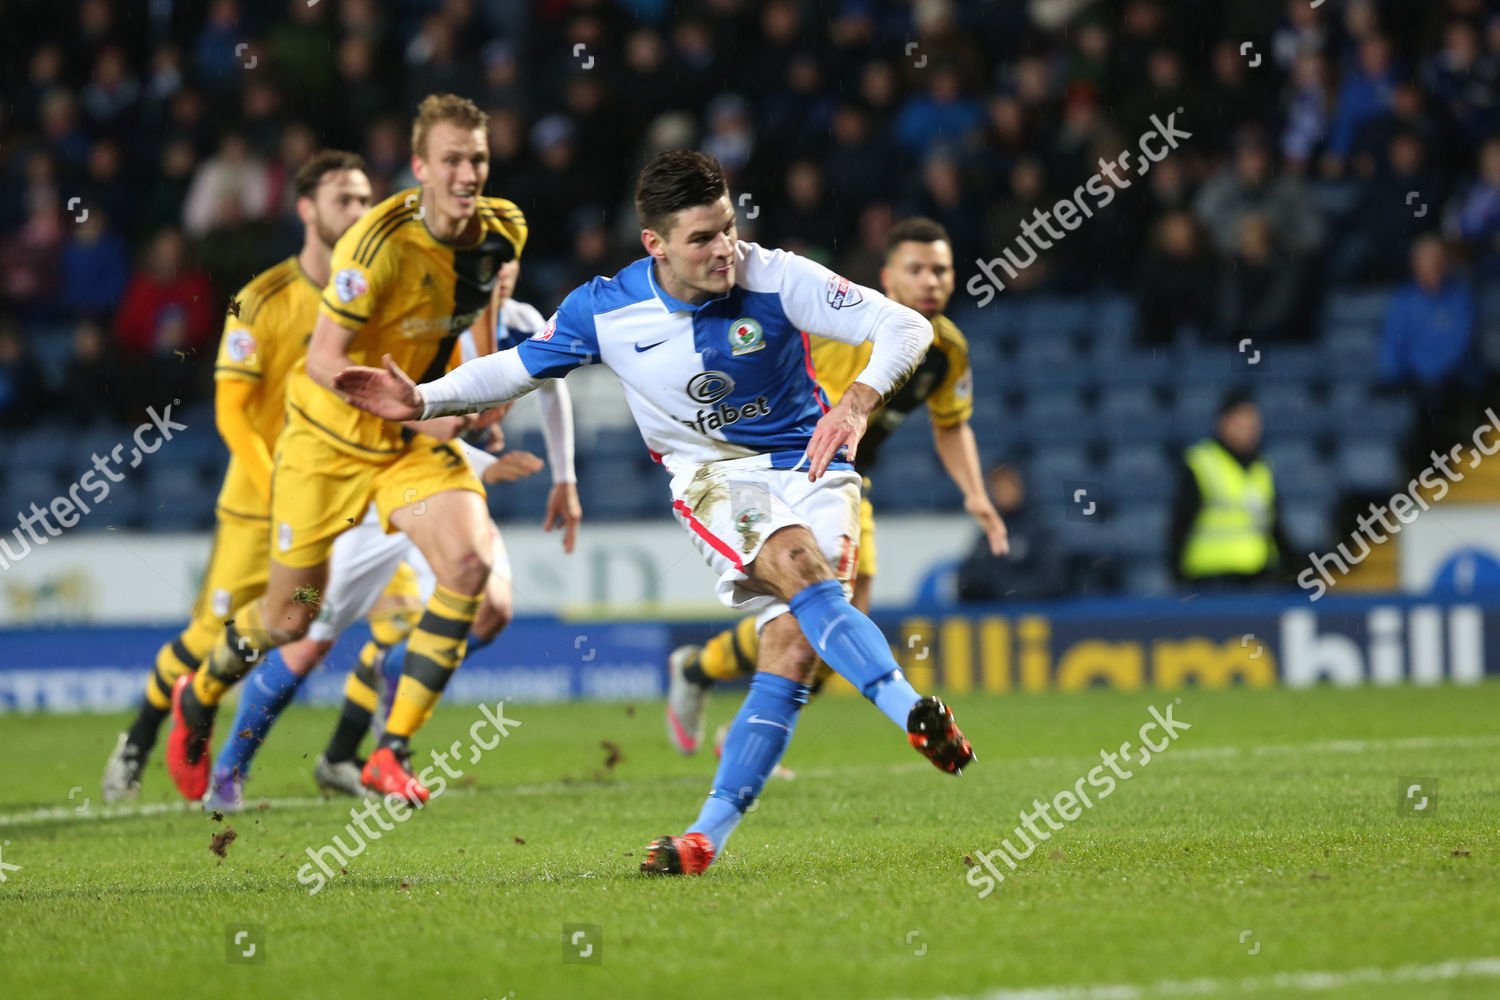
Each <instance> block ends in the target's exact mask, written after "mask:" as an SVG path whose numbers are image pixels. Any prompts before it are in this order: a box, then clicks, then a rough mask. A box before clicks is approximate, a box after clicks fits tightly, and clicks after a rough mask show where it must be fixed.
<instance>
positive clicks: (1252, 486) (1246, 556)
mask: <svg viewBox="0 0 1500 1000" xmlns="http://www.w3.org/2000/svg"><path fill="white" fill-rule="evenodd" d="M1260 435H1261V419H1260V408H1259V407H1257V406H1256V405H1255V402H1254V401H1253V400H1252V399H1251V398H1250V396H1249V395H1248V394H1246V393H1244V392H1242V391H1238V390H1235V391H1231V392H1230V393H1228V394H1227V395H1226V396H1225V398H1224V400H1223V402H1222V403H1221V404H1220V406H1219V415H1218V420H1217V422H1216V425H1215V429H1214V436H1213V437H1211V438H1205V439H1203V440H1202V441H1199V442H1198V443H1196V444H1194V445H1192V446H1191V447H1189V448H1188V449H1187V451H1186V452H1185V453H1184V454H1183V461H1182V468H1181V470H1180V472H1179V475H1178V481H1177V494H1176V497H1175V498H1174V500H1173V502H1172V521H1171V526H1170V529H1169V535H1168V555H1169V561H1170V566H1171V570H1172V573H1173V576H1174V577H1175V578H1176V580H1177V582H1178V583H1179V584H1181V585H1182V586H1184V587H1186V588H1188V589H1190V590H1194V591H1198V592H1204V593H1212V592H1216V591H1228V590H1237V589H1242V588H1245V587H1251V586H1255V585H1263V584H1268V583H1272V582H1275V581H1276V580H1278V579H1279V578H1281V577H1282V576H1283V575H1284V574H1283V569H1284V567H1285V566H1286V565H1287V561H1288V560H1289V559H1290V557H1291V553H1293V552H1295V551H1296V549H1295V548H1294V547H1293V546H1292V545H1291V543H1290V542H1289V541H1288V540H1287V538H1286V535H1285V534H1284V533H1283V532H1282V528H1281V513H1280V510H1279V504H1278V502H1277V491H1276V485H1275V481H1274V477H1273V476H1272V473H1271V466H1270V465H1269V463H1267V462H1266V460H1265V459H1264V458H1262V457H1261V455H1260Z"/></svg>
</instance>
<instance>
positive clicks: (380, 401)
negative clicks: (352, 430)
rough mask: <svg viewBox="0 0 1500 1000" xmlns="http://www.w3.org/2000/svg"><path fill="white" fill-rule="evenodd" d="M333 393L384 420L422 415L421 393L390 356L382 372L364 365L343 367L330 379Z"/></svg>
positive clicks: (418, 417) (406, 418)
mask: <svg viewBox="0 0 1500 1000" xmlns="http://www.w3.org/2000/svg"><path fill="white" fill-rule="evenodd" d="M333 391H334V392H336V393H338V394H339V395H340V396H342V397H343V398H344V402H346V403H348V404H349V405H350V406H354V407H358V408H359V409H361V410H364V411H365V412H366V413H373V414H375V416H377V417H384V418H385V419H386V420H417V419H420V418H421V416H422V394H421V393H420V392H418V391H417V384H416V383H415V382H413V381H412V380H411V378H410V377H409V376H408V375H407V374H406V372H404V371H402V370H401V368H400V367H399V366H398V365H397V364H396V362H395V361H393V360H391V356H390V355H389V354H387V355H386V356H385V368H384V369H383V370H382V369H380V368H366V367H365V366H363V365H354V366H353V367H351V368H345V369H344V370H343V371H341V372H339V373H338V374H337V375H335V376H334V377H333Z"/></svg>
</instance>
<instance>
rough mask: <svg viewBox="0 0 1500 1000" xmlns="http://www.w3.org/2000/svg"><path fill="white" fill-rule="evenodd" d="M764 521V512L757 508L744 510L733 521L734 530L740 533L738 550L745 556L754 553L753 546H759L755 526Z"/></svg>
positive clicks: (758, 534)
mask: <svg viewBox="0 0 1500 1000" xmlns="http://www.w3.org/2000/svg"><path fill="white" fill-rule="evenodd" d="M765 519H766V514H765V511H763V510H761V509H760V508H759V507H749V508H746V509H745V510H742V511H740V515H739V517H736V518H735V519H734V530H735V531H738V532H739V533H740V548H742V549H744V550H745V555H747V556H748V555H749V554H750V553H752V552H754V551H755V546H757V545H759V544H760V532H759V531H758V530H757V529H756V527H755V526H756V525H757V524H759V523H760V522H762V521H764V520H765Z"/></svg>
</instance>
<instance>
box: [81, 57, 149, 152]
mask: <svg viewBox="0 0 1500 1000" xmlns="http://www.w3.org/2000/svg"><path fill="white" fill-rule="evenodd" d="M140 98H141V85H140V81H138V80H137V79H136V78H135V76H134V75H132V74H131V72H130V67H129V65H128V64H127V63H126V61H125V53H124V52H123V51H121V50H120V49H119V48H118V47H117V46H114V45H110V46H107V47H106V48H104V49H103V50H102V51H101V52H100V53H99V58H98V61H97V62H95V64H94V76H93V79H92V80H90V81H89V84H88V86H87V87H85V88H84V89H83V108H84V112H85V113H86V114H87V115H88V116H89V122H90V123H91V125H92V126H93V128H94V130H95V131H96V132H99V133H103V134H105V135H110V136H115V137H117V138H123V137H124V135H125V134H126V133H127V131H128V130H129V129H130V126H131V125H132V124H133V123H134V122H133V116H134V113H135V111H136V104H137V102H138V101H139V100H140Z"/></svg>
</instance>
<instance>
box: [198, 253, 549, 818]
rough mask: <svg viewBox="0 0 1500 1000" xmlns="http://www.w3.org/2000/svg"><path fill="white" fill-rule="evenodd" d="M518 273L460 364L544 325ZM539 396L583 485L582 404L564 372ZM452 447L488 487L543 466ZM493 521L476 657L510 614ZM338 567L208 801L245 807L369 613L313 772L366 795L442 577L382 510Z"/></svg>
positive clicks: (249, 711) (493, 439) (500, 292)
mask: <svg viewBox="0 0 1500 1000" xmlns="http://www.w3.org/2000/svg"><path fill="white" fill-rule="evenodd" d="M520 270H521V265H520V262H518V261H510V262H509V263H507V264H505V265H504V266H503V267H501V269H500V272H499V274H498V276H497V277H496V281H495V289H494V293H493V296H492V298H491V304H490V308H488V309H486V310H485V313H484V315H483V316H481V317H480V318H479V320H478V322H476V323H475V324H474V326H472V327H470V328H469V329H468V330H466V331H464V333H463V335H462V336H461V337H459V341H458V344H457V345H456V346H455V348H454V358H453V361H454V363H455V364H461V363H463V362H464V361H469V360H472V359H473V358H476V357H478V356H479V355H480V353H481V344H484V345H497V346H498V348H499V349H505V348H509V347H513V346H515V344H517V343H519V342H520V341H522V340H525V339H526V338H527V337H529V336H530V335H531V334H533V333H536V332H538V331H540V330H541V329H542V326H543V324H544V321H543V319H542V315H541V313H539V312H537V310H536V309H535V308H534V307H533V306H530V305H527V304H526V303H524V302H517V301H515V300H514V299H512V298H511V295H512V293H513V292H514V291H515V287H516V278H517V277H518V275H519V274H520ZM476 334H477V335H476ZM537 395H538V397H539V399H540V401H541V404H542V433H543V436H544V439H545V441H546V444H547V458H548V462H549V463H550V464H551V466H552V481H553V484H554V486H555V487H556V486H563V485H565V484H572V483H576V482H577V475H576V473H575V470H574V463H573V408H572V402H571V401H570V399H569V396H568V388H567V386H566V385H564V384H563V383H562V382H560V381H552V382H549V383H547V384H546V385H544V386H542V388H541V389H540V390H539V391H538V393H537ZM444 419H445V420H447V421H453V420H455V418H452V417H449V418H444ZM439 423H440V421H429V422H428V423H427V427H428V433H433V432H434V431H435V430H436V428H435V427H434V426H433V425H435V424H439ZM481 433H487V434H488V436H489V439H490V440H489V447H490V448H492V449H494V450H499V449H501V448H503V447H504V435H503V434H502V433H500V425H499V424H495V425H493V426H492V427H491V428H489V430H488V432H481ZM450 445H451V446H452V447H454V448H457V449H458V450H459V451H460V452H462V454H463V456H464V459H465V461H467V462H468V463H469V466H470V468H472V469H473V470H474V474H475V475H477V476H478V477H479V478H480V480H481V481H482V482H484V483H485V484H486V485H491V484H495V483H501V482H512V481H514V480H517V479H521V478H523V477H525V476H529V475H531V474H533V473H535V472H537V471H538V470H540V469H541V467H542V461H541V459H539V458H537V457H536V456H535V455H532V454H529V453H527V452H524V451H508V452H505V453H503V454H501V455H494V454H491V453H490V452H488V451H485V450H482V449H480V448H477V447H474V446H473V445H471V444H469V443H468V442H466V441H464V440H463V439H462V438H454V439H452V440H451V441H450ZM490 528H491V538H492V540H493V546H494V551H493V562H492V564H491V569H490V578H489V581H488V582H487V584H486V585H485V590H484V602H483V604H481V605H480V608H479V613H478V615H477V617H476V618H475V619H474V624H473V626H472V629H471V631H470V633H469V635H470V638H469V645H468V651H467V653H466V656H473V655H474V653H476V652H478V651H479V650H480V649H482V648H483V647H484V646H486V645H488V644H489V643H491V642H493V641H494V640H495V638H496V637H497V636H498V635H499V634H500V633H501V631H503V630H504V629H505V627H506V626H507V625H508V624H510V620H511V617H512V591H511V566H510V557H509V556H508V555H507V554H506V550H505V542H504V541H503V540H502V538H501V536H500V529H499V527H498V526H496V525H495V524H494V522H491V523H490ZM565 528H566V531H565V533H564V536H563V544H564V548H565V550H571V549H572V547H573V540H574V532H575V531H576V522H571V521H570V522H569V523H567V524H566V525H565ZM329 565H330V571H329V578H328V590H327V592H326V593H325V594H324V595H323V599H322V602H321V608H320V610H319V612H318V617H317V620H315V621H314V622H313V623H312V627H311V628H310V629H309V630H308V634H307V636H306V637H304V638H302V639H299V640H297V641H296V642H292V643H288V644H287V645H285V646H282V647H280V648H278V649H275V650H272V651H271V653H270V654H269V655H267V657H266V658H265V659H264V660H262V661H261V662H260V663H259V664H258V665H257V666H256V667H255V669H254V670H252V671H251V672H250V674H249V676H247V677H246V678H245V684H244V688H243V691H242V693H241V696H240V702H239V707H238V709H237V710H236V712H235V717H234V722H233V724H232V725H231V726H230V729H229V731H230V735H229V738H228V739H227V740H226V741H225V743H224V746H223V748H222V749H221V750H220V752H219V756H218V760H217V761H216V762H215V764H214V770H213V778H212V781H211V783H210V785H209V790H208V794H207V795H206V796H204V799H203V805H204V809H206V810H209V811H219V812H234V811H238V810H239V809H242V808H243V806H244V784H245V782H246V780H248V778H249V776H250V767H251V764H252V763H253V761H254V759H255V755H256V753H257V752H258V751H259V750H260V748H261V746H262V745H263V744H264V742H265V740H266V737H267V735H268V734H269V732H270V730H271V727H272V726H273V725H274V724H275V722H276V719H277V718H278V717H279V716H280V715H281V713H282V711H284V710H285V709H286V707H287V706H288V705H290V704H291V701H292V698H293V697H295V696H296V693H297V690H298V688H299V687H301V685H302V681H303V680H304V679H305V678H306V677H307V676H308V675H309V674H310V673H311V672H312V671H313V670H314V669H315V668H316V667H317V666H318V665H319V664H320V663H322V662H323V659H324V657H326V656H327V655H328V652H329V650H330V649H332V648H333V645H334V643H335V642H336V641H337V640H338V637H339V636H340V635H342V634H343V632H344V630H345V629H347V628H348V627H349V626H350V625H352V624H353V623H354V622H356V621H358V620H359V619H360V618H361V617H364V616H365V615H366V613H369V616H370V631H371V634H372V639H371V640H370V641H369V642H367V643H366V644H365V646H364V648H363V649H362V650H361V651H360V654H359V659H358V661H357V663H356V664H355V666H354V668H353V669H352V670H350V672H349V676H348V677H347V679H346V680H345V682H344V704H343V708H342V710H341V711H340V713H339V721H338V723H337V725H336V726H335V728H334V731H333V734H332V736H331V738H330V739H329V742H328V746H327V747H326V748H325V749H324V751H323V752H322V753H321V754H319V756H318V759H317V762H316V763H315V765H314V767H313V778H314V780H315V781H316V782H317V783H318V786H319V787H320V788H322V789H323V790H324V791H327V792H335V793H338V794H343V795H352V796H362V795H365V794H367V791H368V790H367V789H366V788H365V787H364V782H363V779H362V771H363V767H364V763H365V762H364V761H363V760H361V759H359V757H358V752H359V744H360V742H361V741H362V739H363V738H364V735H365V733H366V731H367V730H369V729H370V727H371V723H372V722H374V723H375V724H376V726H377V728H379V729H380V731H382V732H383V731H384V722H385V719H384V716H383V715H380V714H377V713H378V709H377V704H378V702H379V701H381V700H382V698H381V695H382V694H384V695H387V697H385V698H384V699H383V700H384V702H385V708H386V709H389V707H390V698H389V697H388V695H389V692H387V691H386V690H385V688H386V684H385V676H384V673H385V671H384V666H385V664H386V662H387V661H394V662H397V663H399V662H400V661H401V658H402V656H403V655H404V652H405V646H404V642H405V638H406V635H407V634H409V633H410V631H411V626H412V625H414V624H415V623H416V617H417V615H419V614H420V613H421V608H422V599H421V597H420V596H418V595H419V594H420V595H424V596H430V595H431V593H432V591H433V588H434V585H435V581H434V580H433V576H432V571H431V569H429V568H428V566H427V561H426V560H425V559H424V558H423V557H422V553H421V551H420V550H418V549H417V547H416V546H415V545H414V544H413V543H412V541H411V539H409V538H407V537H406V536H405V535H404V534H394V535H388V534H386V533H385V532H384V531H383V529H382V528H381V526H380V518H379V515H378V514H377V513H376V512H375V510H374V509H373V507H372V508H371V510H370V511H369V512H368V513H367V514H366V515H365V519H364V520H363V521H362V522H360V524H359V525H357V526H356V527H354V528H353V529H351V530H349V531H347V532H345V533H344V534H342V535H340V536H339V538H338V540H337V541H336V542H334V545H333V556H332V558H331V559H330V562H329ZM419 580H420V586H419V583H418V581H419ZM387 581H390V582H389V584H387ZM382 587H386V594H385V595H382V594H381V590H380V588H382ZM392 591H396V592H398V593H399V595H400V603H399V605H394V606H393V603H392V602H391V599H390V597H389V596H388V595H390V594H391V592H392ZM377 597H378V600H377ZM372 608H373V610H372ZM383 609H384V610H383ZM403 625H404V628H403V627H402V626H403Z"/></svg>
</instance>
